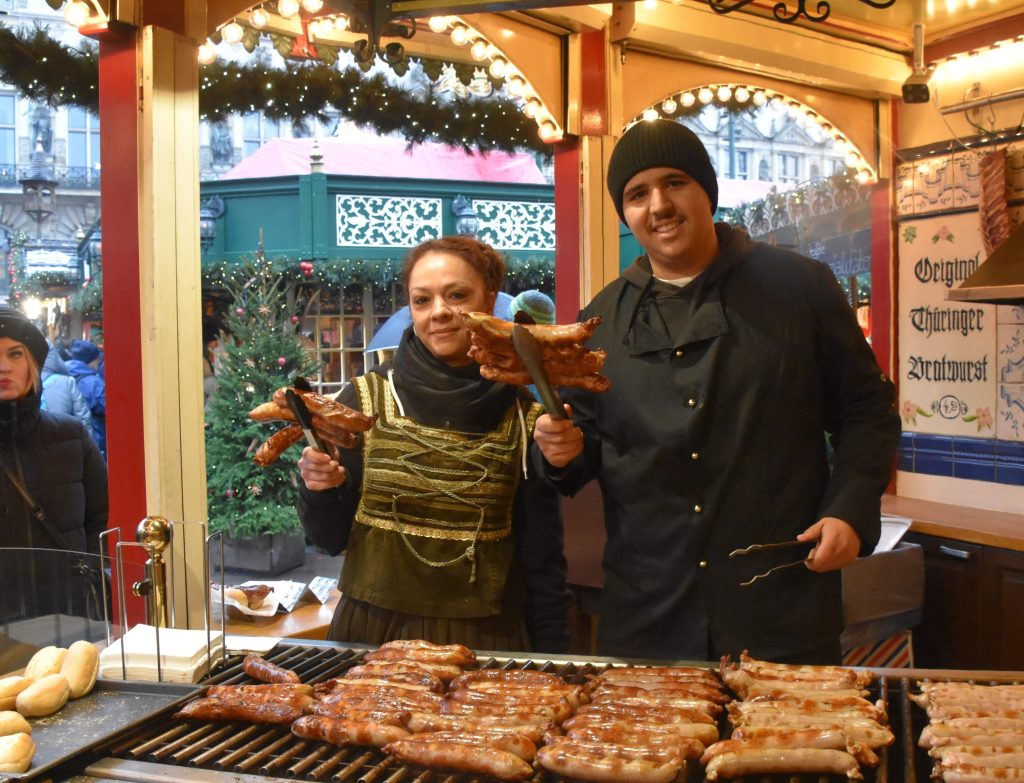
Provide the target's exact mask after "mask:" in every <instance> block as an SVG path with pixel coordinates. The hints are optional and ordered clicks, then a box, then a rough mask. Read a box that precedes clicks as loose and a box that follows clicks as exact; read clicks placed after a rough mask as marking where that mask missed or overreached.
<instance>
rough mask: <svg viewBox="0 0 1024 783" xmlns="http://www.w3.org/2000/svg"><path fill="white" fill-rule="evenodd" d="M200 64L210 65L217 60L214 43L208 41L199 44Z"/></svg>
mask: <svg viewBox="0 0 1024 783" xmlns="http://www.w3.org/2000/svg"><path fill="white" fill-rule="evenodd" d="M198 56H199V62H200V63H202V64H203V65H209V64H210V63H212V62H213V61H214V60H216V59H217V47H216V46H214V45H213V43H212V42H210V41H206V43H201V44H199V55H198Z"/></svg>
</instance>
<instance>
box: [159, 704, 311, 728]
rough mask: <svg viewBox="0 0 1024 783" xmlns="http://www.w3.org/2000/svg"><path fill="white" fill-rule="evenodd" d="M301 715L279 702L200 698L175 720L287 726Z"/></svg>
mask: <svg viewBox="0 0 1024 783" xmlns="http://www.w3.org/2000/svg"><path fill="white" fill-rule="evenodd" d="M301 715H302V707H300V706H296V705H295V704H291V703H287V702H280V701H264V702H254V701H247V700H243V699H215V698H209V697H207V698H202V699H195V700H193V701H190V702H189V703H188V704H186V705H185V706H184V707H182V708H181V709H180V710H178V712H176V713H174V717H175V718H177V719H182V718H195V719H196V720H214V721H220V720H240V721H248V722H249V723H278V724H287V723H291V722H292V721H294V720H296V719H298V718H299V717H301Z"/></svg>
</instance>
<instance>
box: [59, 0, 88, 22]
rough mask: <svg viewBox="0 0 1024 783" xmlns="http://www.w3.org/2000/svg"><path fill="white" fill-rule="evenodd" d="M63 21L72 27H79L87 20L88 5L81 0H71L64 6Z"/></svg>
mask: <svg viewBox="0 0 1024 783" xmlns="http://www.w3.org/2000/svg"><path fill="white" fill-rule="evenodd" d="M64 21H65V22H67V23H68V24H69V25H71V26H72V27H81V26H82V25H83V24H85V23H86V22H88V21H89V6H88V5H87V4H86V3H83V2H82V1H81V0H73V2H70V3H68V4H67V5H66V6H65V7H64Z"/></svg>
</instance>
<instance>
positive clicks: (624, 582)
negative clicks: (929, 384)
mask: <svg viewBox="0 0 1024 783" xmlns="http://www.w3.org/2000/svg"><path fill="white" fill-rule="evenodd" d="M608 189H609V193H610V194H611V197H612V200H613V201H614V202H615V206H616V209H617V210H618V213H619V216H620V217H621V218H622V220H623V222H625V223H626V224H627V225H628V226H629V228H630V230H631V231H632V232H633V234H634V236H635V237H636V238H637V240H638V241H639V242H640V244H641V245H642V246H643V248H644V250H645V251H646V253H645V254H644V255H643V256H642V257H640V258H639V259H637V261H636V262H635V263H634V264H633V265H632V266H631V267H630V268H629V269H627V270H626V272H625V273H624V274H623V276H622V277H621V278H619V279H618V280H616V281H615V282H613V283H611V284H610V285H608V286H607V287H606V288H605V289H604V290H603V291H601V293H599V294H598V295H597V296H596V297H595V298H594V300H593V301H592V302H591V303H590V304H589V305H588V306H587V307H586V308H585V309H584V310H583V312H582V313H581V314H580V318H581V320H582V319H583V318H589V317H592V316H595V315H599V316H601V318H602V323H601V326H600V327H598V329H597V331H596V332H595V334H594V336H593V338H592V339H591V340H590V343H589V346H590V347H591V348H601V349H604V350H605V351H607V354H608V358H607V361H606V363H605V367H604V372H605V373H606V374H607V375H608V377H609V378H610V380H611V390H610V391H609V392H607V393H606V394H601V395H594V394H590V393H586V392H582V391H580V390H571V391H567V394H566V401H567V402H568V403H569V404H570V406H571V410H572V413H573V421H571V422H565V421H561V422H560V421H555V420H552V419H551V418H550V417H547V416H542V417H541V419H540V421H538V424H537V429H536V435H535V437H536V441H537V444H538V446H539V447H540V449H541V451H542V453H543V455H544V457H545V465H544V468H545V470H546V471H547V474H548V476H549V477H550V478H551V479H552V480H554V481H555V482H556V483H557V484H558V485H559V487H560V489H562V490H563V491H564V492H567V493H569V494H571V493H574V492H575V491H577V490H578V489H579V488H580V487H582V486H583V484H585V483H586V482H587V481H589V480H591V479H593V478H596V479H597V480H598V481H599V482H600V485H601V489H602V493H603V496H604V512H605V526H606V528H607V533H608V544H607V546H606V548H605V554H604V562H603V565H604V573H605V582H604V589H603V592H602V596H601V603H600V607H599V612H600V625H599V639H598V644H599V652H601V653H602V654H608V655H625V656H635V657H652V658H686V659H694V660H714V659H716V658H717V657H718V656H720V655H722V654H725V653H730V654H732V655H733V656H736V655H737V654H738V653H739V652H740V651H741V650H743V649H749V650H750V652H751V653H752V654H753V655H755V656H759V657H764V658H769V659H774V660H777V661H786V662H810V663H833V662H839V659H840V658H841V651H840V648H839V635H840V633H841V632H842V628H843V609H842V594H841V587H842V585H841V580H840V575H839V569H840V568H842V567H843V566H845V565H848V564H849V563H851V562H852V561H853V560H854V559H855V558H856V557H857V556H858V555H867V554H869V553H870V552H871V551H872V549H873V548H874V546H875V544H876V543H877V540H878V536H879V512H880V509H879V506H880V497H881V494H882V492H883V491H884V489H885V486H886V484H887V483H888V480H889V477H890V472H891V464H892V458H893V454H894V451H895V448H896V444H897V441H898V437H899V418H898V416H897V415H896V413H895V411H894V409H893V385H892V383H891V382H890V380H889V379H888V378H887V377H886V376H885V374H883V373H882V371H881V370H880V369H879V366H878V364H877V363H876V361H875V358H874V356H873V354H872V353H871V350H870V348H869V347H868V345H867V343H866V342H865V340H864V337H863V334H862V333H861V331H860V329H859V327H858V326H857V323H856V319H855V317H854V314H853V312H852V310H851V309H850V307H849V306H848V304H847V302H846V299H845V297H844V296H843V293H842V291H841V290H840V288H839V286H838V284H837V283H836V280H835V278H834V277H833V275H832V273H831V271H830V270H829V268H828V267H827V266H825V265H824V264H820V263H818V262H816V261H813V260H811V259H808V258H804V257H802V256H799V255H797V254H794V253H791V252H788V251H785V250H780V249H777V248H772V247H768V246H766V245H763V244H760V243H757V242H753V241H752V240H751V239H750V238H749V237H748V236H747V234H746V233H745V232H743V231H742V230H739V229H736V228H733V227H731V226H729V225H727V224H724V223H719V224H717V225H716V224H715V223H714V221H713V215H714V211H715V208H716V205H717V197H718V183H717V180H716V178H715V172H714V169H713V167H712V165H711V161H710V160H709V158H708V154H707V152H706V150H705V149H704V147H703V145H702V144H701V142H700V140H699V139H698V138H697V136H696V135H694V134H693V133H692V132H691V131H690V130H689V129H687V128H686V127H684V126H683V125H680V124H679V123H677V122H672V121H669V120H657V121H654V122H641V123H639V124H637V125H635V126H633V127H632V128H630V129H629V130H628V131H627V132H626V134H625V135H624V136H623V137H622V139H621V140H620V141H619V143H618V144H617V146H616V148H615V150H614V151H613V153H612V157H611V161H610V163H609V167H608ZM829 444H830V445H831V447H832V448H833V449H834V458H833V460H832V464H831V466H830V464H829V460H828V455H827V449H828V445H829ZM795 538H799V539H800V540H802V541H806V542H807V544H806V545H805V546H804V547H803V548H795V549H784V550H781V551H780V552H775V551H766V552H761V553H758V554H754V555H749V556H746V557H739V558H732V559H731V558H729V553H730V552H731V551H732V550H734V549H737V548H741V547H745V546H747V545H749V544H755V543H772V542H782V541H787V540H792V539H795ZM805 556H806V557H808V560H807V564H806V568H805V567H798V568H789V569H786V570H783V571H780V572H778V573H775V574H773V575H772V576H771V577H769V578H767V579H763V580H759V581H757V582H756V583H754V584H752V585H750V586H749V587H741V586H740V582H742V581H745V580H747V579H749V578H750V577H751V576H753V575H754V574H756V573H758V572H763V571H766V570H768V569H769V568H771V567H773V566H777V565H780V564H783V563H785V562H788V561H792V560H799V559H801V558H802V557H805Z"/></svg>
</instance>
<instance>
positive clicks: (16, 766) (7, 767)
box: [0, 734, 36, 772]
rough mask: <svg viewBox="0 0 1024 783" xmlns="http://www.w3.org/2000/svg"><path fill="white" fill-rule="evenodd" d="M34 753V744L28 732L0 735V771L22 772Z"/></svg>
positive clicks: (29, 763) (30, 762) (28, 764)
mask: <svg viewBox="0 0 1024 783" xmlns="http://www.w3.org/2000/svg"><path fill="white" fill-rule="evenodd" d="M34 755H36V744H35V743H34V742H33V741H32V738H31V737H30V736H29V735H28V734H11V735H10V736H8V737H0V772H24V771H25V770H27V769H28V768H29V766H30V765H31V764H32V757H33V756H34Z"/></svg>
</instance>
